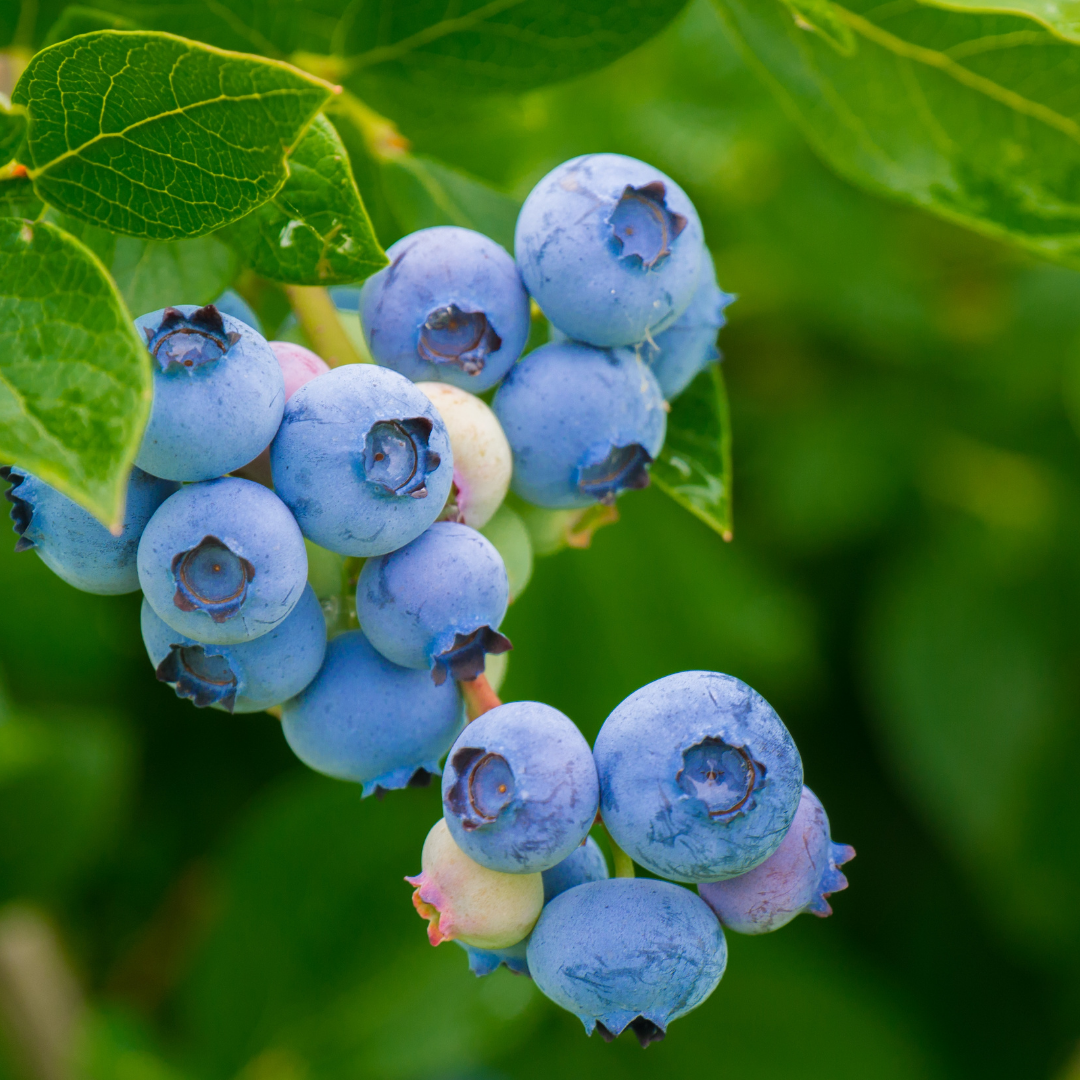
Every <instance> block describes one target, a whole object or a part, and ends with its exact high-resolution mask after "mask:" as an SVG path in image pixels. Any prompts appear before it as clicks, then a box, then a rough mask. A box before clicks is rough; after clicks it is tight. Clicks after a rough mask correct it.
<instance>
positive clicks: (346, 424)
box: [270, 364, 454, 555]
mask: <svg viewBox="0 0 1080 1080" xmlns="http://www.w3.org/2000/svg"><path fill="white" fill-rule="evenodd" d="M270 463H271V466H272V469H273V475H274V487H275V489H276V490H277V493H278V494H279V495H280V496H281V498H282V499H284V500H285V502H286V504H287V505H288V506H289V508H290V509H291V510H292V512H293V513H294V514H295V515H296V520H297V522H298V523H299V525H300V528H301V529H302V530H303V532H304V535H305V536H306V537H308V539H309V540H313V541H314V542H315V543H316V544H319V545H320V546H321V547H324V548H328V549H329V550H330V551H336V552H338V553H339V554H341V555H384V554H386V553H387V552H389V551H394V550H396V549H397V548H399V547H402V546H403V545H405V544H407V543H408V542H409V541H410V540H415V539H416V537H418V536H419V535H420V534H421V533H422V532H423V531H424V530H425V529H426V528H427V527H428V526H429V525H430V524H431V523H432V522H433V521H434V520H435V519H436V518H437V517H438V516H439V513H440V512H441V511H442V508H443V505H444V504H445V502H446V497H447V495H449V494H450V486H451V484H452V482H453V475H454V461H453V455H452V454H451V451H450V440H449V438H448V436H447V433H446V425H445V424H443V422H442V418H441V417H440V416H439V413H438V410H437V409H436V408H435V406H434V405H432V404H431V402H430V401H429V400H428V399H427V398H426V397H425V396H424V394H423V392H422V391H420V390H417V388H416V387H415V386H414V385H413V384H412V383H411V382H409V380H408V379H406V378H404V377H403V376H401V375H398V374H397V373H396V372H394V371H388V370H387V369H386V368H380V367H376V366H375V365H373V364H350V365H348V366H346V367H339V368H335V369H334V370H333V371H330V372H328V373H327V374H325V375H320V376H319V377H318V378H316V379H312V380H311V382H309V383H307V384H306V385H304V386H302V387H300V389H299V390H297V391H296V393H295V394H293V396H292V397H291V398H290V399H289V403H288V405H287V406H286V407H285V417H284V419H283V420H282V423H281V429H280V430H279V431H278V434H277V438H275V439H274V443H273V446H271V447H270Z"/></svg>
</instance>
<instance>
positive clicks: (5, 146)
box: [0, 95, 26, 165]
mask: <svg viewBox="0 0 1080 1080" xmlns="http://www.w3.org/2000/svg"><path fill="white" fill-rule="evenodd" d="M25 135H26V114H25V113H24V112H23V110H22V109H19V108H9V107H7V106H6V105H5V102H4V100H3V97H2V95H0V165H6V164H7V163H8V162H9V161H11V159H12V158H13V157H15V153H16V151H17V150H18V149H19V143H21V142H22V140H23V136H25Z"/></svg>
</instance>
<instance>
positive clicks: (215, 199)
mask: <svg viewBox="0 0 1080 1080" xmlns="http://www.w3.org/2000/svg"><path fill="white" fill-rule="evenodd" d="M330 93H331V88H330V87H329V86H328V85H327V84H326V83H323V82H322V81H320V80H318V79H315V78H314V77H312V76H308V75H305V74H303V73H302V72H300V71H297V70H296V69H295V68H291V67H289V66H288V65H287V64H281V63H278V62H274V61H268V60H261V59H255V58H253V57H250V56H241V55H236V54H230V53H225V52H221V51H219V50H217V49H212V48H209V47H207V46H205V45H198V44H196V43H195V42H191V41H186V40H184V39H182V38H176V37H172V36H170V35H166V34H148V33H126V32H122V31H111V30H105V31H100V32H98V33H94V34H88V35H85V36H83V37H79V38H74V39H72V40H71V41H65V42H61V43H60V44H58V45H52V46H50V47H49V48H48V49H44V50H43V51H42V52H40V53H38V54H37V56H35V57H34V58H33V60H32V61H31V62H30V65H29V67H28V68H27V69H26V71H25V72H24V73H23V75H22V78H20V80H19V83H18V85H17V86H16V87H15V93H14V94H13V96H12V97H13V101H14V102H15V103H16V104H20V105H24V106H25V107H26V109H27V112H28V114H29V122H30V126H29V137H28V152H29V161H27V162H26V164H27V166H28V168H29V170H30V175H31V177H32V178H33V180H34V184H35V187H36V189H37V192H38V194H39V195H40V196H41V198H42V199H44V200H45V201H46V202H48V203H50V204H51V205H53V206H56V207H57V208H58V209H61V210H63V211H64V212H65V213H68V214H71V215H72V216H73V217H78V218H81V219H82V220H84V221H88V222H90V223H92V224H95V225H100V226H102V227H104V228H107V229H110V230H111V231H113V232H120V233H128V234H130V235H132V236H140V237H145V238H147V239H151V240H172V239H177V238H180V237H184V236H202V235H205V234H206V233H209V232H212V231H213V230H215V229H217V228H220V227H221V226H222V225H227V224H229V223H230V222H232V221H236V220H237V219H238V218H241V217H243V216H244V215H245V214H247V213H249V212H250V211H251V210H253V209H254V208H255V207H256V206H258V205H259V204H260V203H262V202H265V201H266V200H267V199H268V198H270V197H271V196H272V195H274V194H275V192H276V191H277V190H278V189H279V188H280V187H281V185H282V184H283V183H284V182H285V178H286V175H287V169H286V164H285V157H286V155H287V153H288V152H289V150H290V149H291V148H292V147H293V146H294V145H295V144H296V142H297V140H298V139H299V137H300V135H301V134H302V133H303V131H304V129H305V128H306V127H307V125H308V123H309V122H310V121H311V118H312V117H313V116H314V115H315V113H317V112H318V110H319V109H320V108H321V107H322V106H323V105H324V104H325V102H326V101H327V99H328V98H329V96H330Z"/></svg>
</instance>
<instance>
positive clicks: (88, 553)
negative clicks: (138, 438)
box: [0, 465, 178, 595]
mask: <svg viewBox="0 0 1080 1080" xmlns="http://www.w3.org/2000/svg"><path fill="white" fill-rule="evenodd" d="M0 478H2V479H4V480H6V481H7V482H8V483H9V484H10V485H11V487H10V488H9V489H8V490H7V492H5V496H6V498H7V500H8V502H10V503H11V504H12V506H11V520H12V521H13V522H14V523H15V525H14V529H15V532H16V533H17V534H18V537H19V539H18V540H17V541H16V542H15V550H16V551H35V552H37V554H38V556H39V558H40V559H41V561H42V562H43V563H44V564H45V565H46V566H47V567H48V568H49V569H50V570H51V571H52V572H53V573H54V574H56V575H57V576H59V577H61V578H63V579H64V581H66V582H67V583H68V584H69V585H74V586H75V588H76V589H82V590H83V592H91V593H100V594H103V595H115V594H117V593H129V592H136V591H137V590H138V588H139V572H138V570H137V569H136V566H135V553H136V551H137V550H138V547H139V537H140V536H142V532H143V529H144V528H146V523H147V522H148V521H149V520H150V518H151V516H152V515H153V513H154V511H155V510H157V508H158V507H159V506H160V505H161V504H162V503H163V502H164V501H165V500H166V499H167V498H168V497H169V496H170V495H171V494H172V493H173V492H174V491H176V489H177V487H178V485H177V484H176V483H174V482H173V481H171V480H159V479H158V478H157V477H156V476H149V475H148V474H146V473H144V472H143V471H142V470H141V469H132V470H131V476H130V478H129V479H128V486H127V501H126V504H125V508H124V524H123V527H122V530H121V532H120V535H119V536H113V534H112V533H111V532H109V530H108V529H106V528H105V526H104V525H102V524H101V522H100V521H98V520H97V518H95V517H94V516H93V515H92V514H90V513H89V512H88V511H86V510H84V509H83V508H82V507H81V506H79V505H77V504H76V503H73V502H72V501H71V500H70V499H69V498H68V497H67V496H66V495H61V494H60V492H59V491H57V490H56V489H55V488H51V487H49V485H48V484H46V483H45V482H44V481H42V480H39V479H38V478H37V477H36V476H34V475H33V474H32V473H28V472H27V471H26V470H25V469H20V468H19V467H18V466H17V465H13V466H10V467H4V468H0Z"/></svg>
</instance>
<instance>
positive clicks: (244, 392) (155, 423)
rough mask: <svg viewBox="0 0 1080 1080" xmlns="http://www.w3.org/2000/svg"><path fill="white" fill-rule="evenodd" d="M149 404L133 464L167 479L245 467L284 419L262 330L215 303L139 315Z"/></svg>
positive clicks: (276, 371)
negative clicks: (148, 367)
mask: <svg viewBox="0 0 1080 1080" xmlns="http://www.w3.org/2000/svg"><path fill="white" fill-rule="evenodd" d="M135 325H136V326H137V327H138V328H139V329H140V330H141V331H142V332H143V333H144V334H145V335H146V341H147V345H148V347H149V349H150V356H151V358H152V365H153V371H154V404H153V408H152V410H151V413H150V421H149V423H148V424H147V426H146V431H145V433H144V434H143V440H142V445H141V446H140V447H139V453H138V455H137V456H136V458H135V464H136V465H138V466H139V468H140V469H145V470H146V471H147V472H149V473H152V474H153V475H154V476H163V477H166V478H167V479H169V480H212V479H214V477H217V476H223V475H224V474H225V473H228V472H232V471H233V470H234V469H239V468H241V466H243V465H246V464H247V463H248V462H249V461H251V460H252V459H253V458H254V457H256V456H257V455H258V454H259V452H260V451H261V450H262V449H263V448H264V447H265V446H266V445H267V444H268V443H269V442H270V440H271V439H272V438H273V437H274V432H276V431H277V429H278V425H279V424H280V423H281V414H282V410H283V409H284V407H285V388H284V382H283V380H282V377H281V368H280V367H278V362H277V360H275V359H274V354H273V353H272V352H271V351H270V346H269V345H268V344H267V343H266V341H265V340H264V339H263V337H262V335H261V334H259V333H258V332H257V331H255V330H253V329H252V328H251V327H250V326H248V325H247V324H246V323H244V322H241V321H240V320H239V319H234V318H233V317H232V316H231V315H222V314H221V313H220V312H219V311H218V310H217V308H215V307H214V306H213V305H212V304H209V305H207V306H206V307H204V308H196V307H195V306H194V305H192V304H185V305H183V306H181V307H174V308H165V309H163V310H161V311H152V312H150V314H149V315H142V316H140V317H139V318H138V319H136V320H135Z"/></svg>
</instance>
